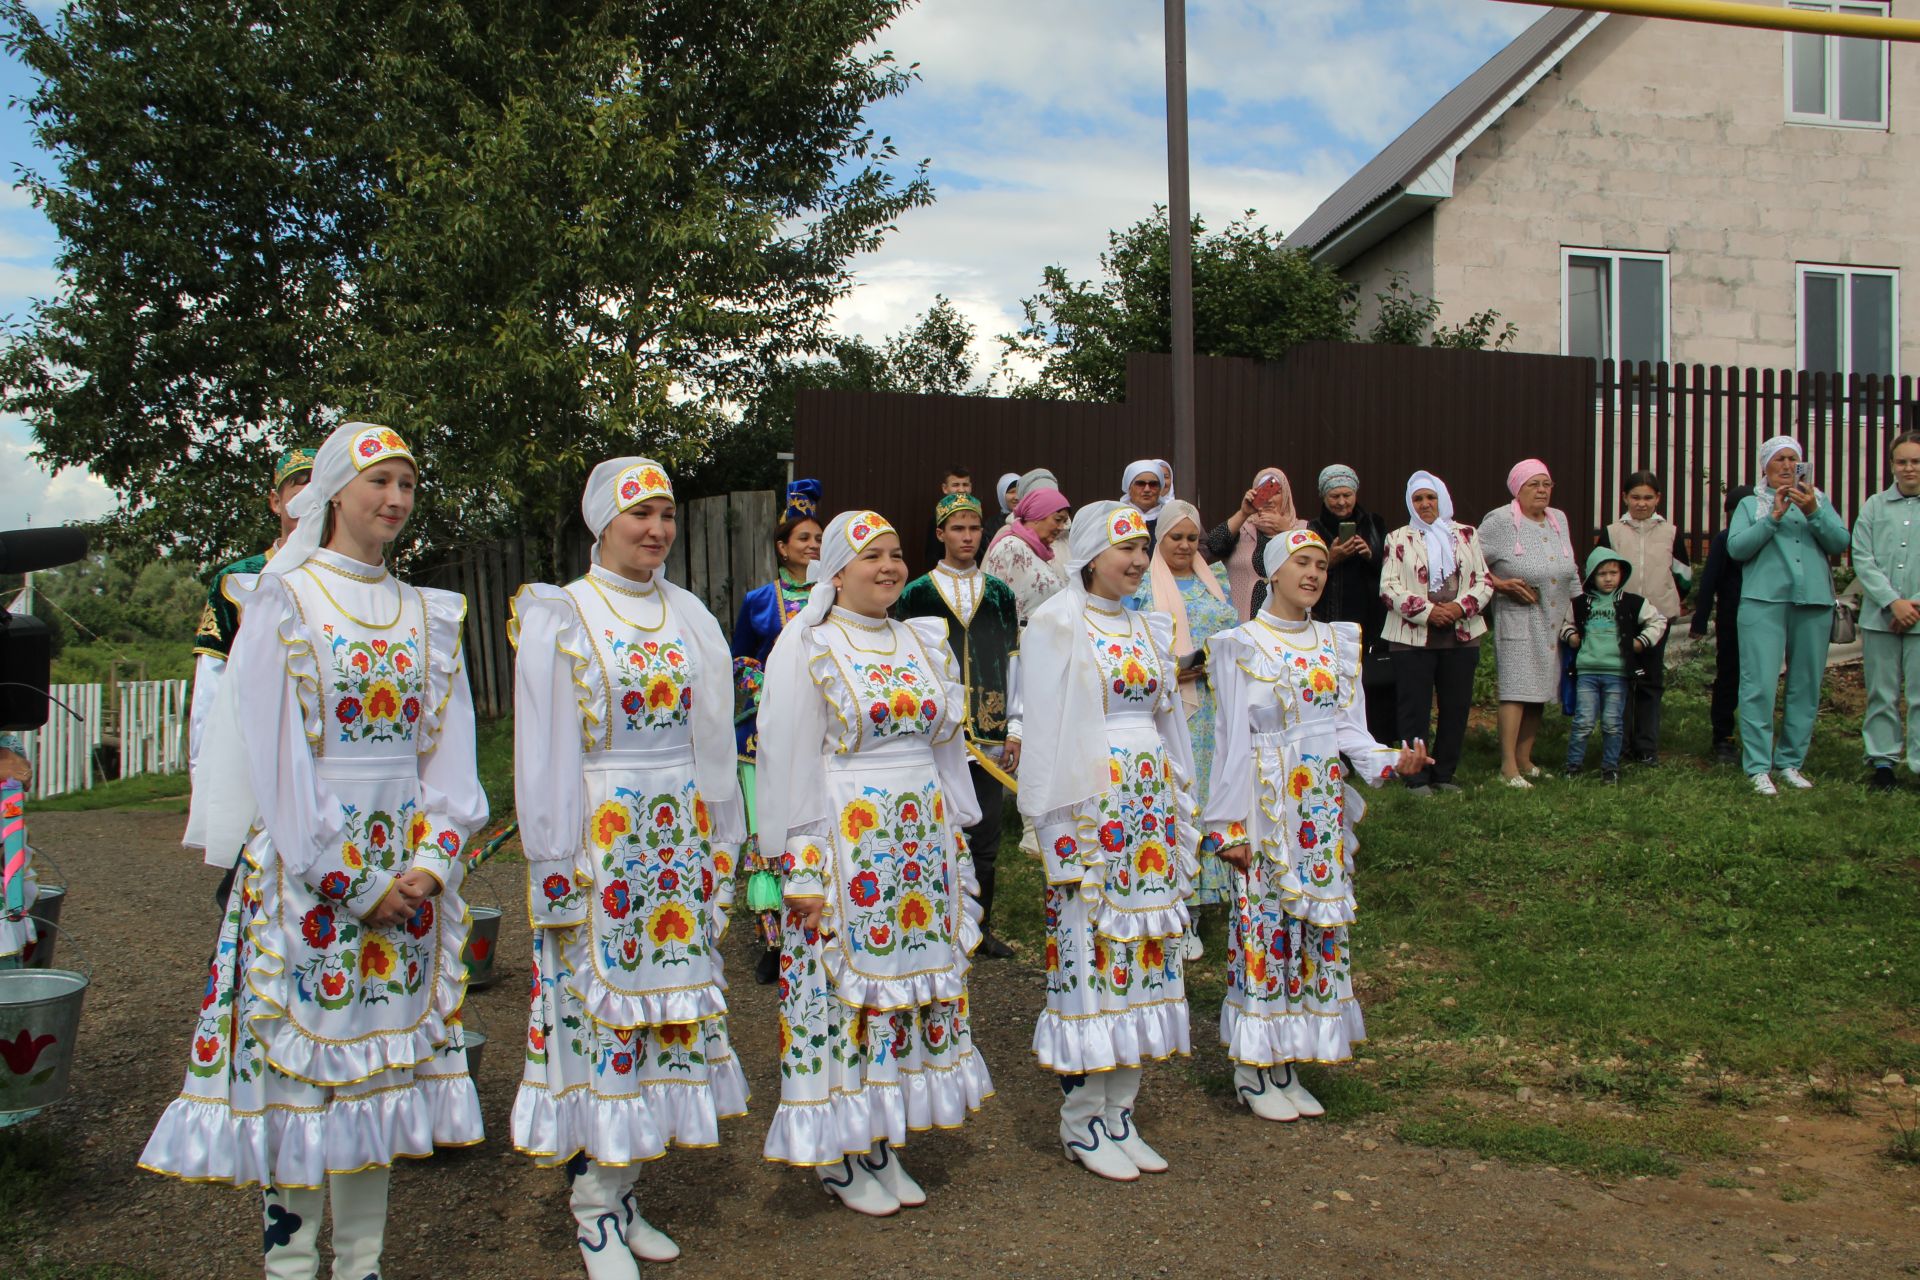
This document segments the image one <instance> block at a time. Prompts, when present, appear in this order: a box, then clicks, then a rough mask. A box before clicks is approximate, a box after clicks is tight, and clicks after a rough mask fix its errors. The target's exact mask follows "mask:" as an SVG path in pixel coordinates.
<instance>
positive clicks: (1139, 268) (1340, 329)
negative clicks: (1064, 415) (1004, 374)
mask: <svg viewBox="0 0 1920 1280" xmlns="http://www.w3.org/2000/svg"><path fill="white" fill-rule="evenodd" d="M1253 218H1254V214H1253V212H1252V211H1251V210H1249V211H1248V212H1247V213H1246V214H1244V215H1242V216H1241V217H1240V218H1239V219H1237V220H1235V221H1233V222H1230V223H1228V224H1227V226H1226V227H1225V228H1224V229H1223V230H1221V231H1218V232H1215V233H1212V234H1209V233H1208V232H1207V229H1206V226H1205V224H1204V223H1203V222H1202V221H1201V220H1200V219H1199V218H1195V219H1194V220H1193V332H1194V350H1195V351H1196V352H1197V353H1198V354H1200V355H1207V356H1252V357H1254V358H1256V359H1261V360H1275V359H1278V358H1279V357H1280V356H1281V355H1282V354H1284V353H1285V352H1286V351H1287V349H1288V348H1290V347H1292V346H1295V345H1296V344H1298V343H1302V342H1312V341H1315V340H1317V339H1335V340H1346V339H1348V338H1351V337H1352V336H1353V288H1352V286H1351V285H1349V284H1348V283H1347V282H1346V281H1345V280H1342V279H1341V278H1340V277H1339V275H1337V274H1336V273H1335V272H1333V271H1331V270H1329V269H1327V268H1325V267H1322V266H1320V265H1319V264H1317V263H1315V262H1314V261H1313V259H1312V258H1311V257H1310V256H1308V255H1307V254H1306V253H1303V252H1301V251H1299V250H1297V249H1289V248H1287V247H1286V245H1285V244H1284V243H1283V242H1282V237H1281V236H1280V234H1279V233H1278V232H1275V231H1271V230H1269V229H1268V228H1266V227H1264V226H1260V225H1256V224H1255V223H1254V221H1253ZM1167 253H1168V229H1167V211H1166V210H1165V209H1164V208H1160V207H1156V208H1155V210H1154V212H1153V216H1152V217H1149V218H1146V219H1143V220H1142V221H1140V222H1136V223H1134V224H1133V226H1131V227H1128V228H1127V229H1126V230H1125V231H1115V232H1110V233H1108V237H1107V251H1106V252H1105V253H1103V254H1101V255H1100V267H1101V271H1102V275H1103V278H1102V279H1101V280H1099V281H1080V280H1075V279H1073V278H1072V277H1071V276H1070V275H1068V274H1067V271H1066V269H1065V268H1064V267H1059V266H1051V267H1048V268H1047V269H1046V270H1045V272H1044V273H1043V274H1042V284H1041V289H1040V292H1039V293H1037V294H1035V295H1034V296H1032V297H1030V298H1027V299H1026V300H1025V301H1023V302H1022V303H1021V310H1022V313H1023V322H1022V324H1021V326H1020V328H1019V330H1018V331H1017V332H1015V333H1012V334H1007V335H1004V336H1003V337H1002V338H1001V344H1002V347H1003V348H1004V350H1005V353H1006V356H1007V358H1008V359H1009V360H1010V361H1014V362H1023V361H1025V362H1033V363H1035V364H1037V365H1038V367H1039V372H1038V373H1036V374H1034V375H1033V376H1032V377H1030V378H1028V379H1026V380H1024V381H1019V382H1017V383H1016V385H1015V391H1016V393H1017V394H1024V395H1034V396H1045V397H1058V398H1062V399H1071V400H1118V399H1120V398H1121V397H1122V396H1123V395H1124V394H1125V393H1126V374H1127V356H1128V354H1129V353H1130V352H1135V351H1167V350H1169V349H1170V348H1171V347H1172V345H1173V321H1172V306H1171V303H1170V301H1169V286H1168V280H1169V272H1170V268H1169V266H1168V261H1167Z"/></svg>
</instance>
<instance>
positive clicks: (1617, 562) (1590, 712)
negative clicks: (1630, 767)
mask: <svg viewBox="0 0 1920 1280" xmlns="http://www.w3.org/2000/svg"><path fill="white" fill-rule="evenodd" d="M1632 573H1633V566H1632V565H1631V564H1629V563H1628V562H1627V561H1626V560H1624V559H1622V558H1621V556H1620V554H1619V553H1618V552H1616V551H1614V550H1612V549H1611V548H1609V547H1595V548H1594V549H1593V550H1592V551H1591V552H1590V553H1588V555H1587V577H1586V594H1585V595H1582V596H1577V597H1575V598H1574V601H1573V605H1572V609H1571V617H1570V618H1569V619H1568V622H1567V624H1566V626H1565V627H1563V628H1561V631H1560V638H1561V640H1563V641H1565V642H1566V643H1567V644H1568V645H1570V646H1571V647H1572V648H1573V649H1574V650H1575V651H1576V656H1575V658H1574V663H1573V676H1574V708H1573V732H1572V734H1571V735H1570V736H1569V737H1568V739H1567V776H1568V777H1569V778H1573V777H1578V776H1579V774H1580V771H1581V769H1582V768H1583V767H1584V766H1585V764H1586V761H1587V735H1588V734H1590V733H1592V732H1593V725H1594V721H1595V720H1598V721H1599V722H1600V777H1601V779H1602V780H1603V781H1606V782H1618V781H1619V780H1620V748H1621V745H1622V742H1623V740H1624V738H1625V734H1624V732H1623V724H1624V721H1625V718H1626V707H1627V692H1628V690H1629V689H1630V688H1631V685H1632V681H1633V680H1634V678H1635V677H1636V676H1638V675H1639V674H1640V669H1641V667H1642V665H1643V660H1644V658H1645V655H1646V654H1647V652H1648V651H1649V650H1652V649H1654V648H1655V647H1656V646H1658V645H1659V643H1660V641H1661V640H1662V639H1663V638H1664V637H1665V636H1666V634H1667V619H1666V617H1665V616H1664V615H1663V614H1662V613H1661V612H1660V610H1658V609H1656V608H1654V607H1653V606H1652V605H1651V604H1648V603H1647V602H1646V601H1645V600H1643V599H1642V598H1640V597H1639V596H1637V595H1634V594H1633V593H1632V592H1631V591H1626V590H1623V589H1622V588H1623V587H1624V586H1625V584H1626V581H1627V578H1628V577H1629V576H1631V575H1632Z"/></svg>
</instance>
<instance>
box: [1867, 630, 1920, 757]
mask: <svg viewBox="0 0 1920 1280" xmlns="http://www.w3.org/2000/svg"><path fill="white" fill-rule="evenodd" d="M1860 640H1861V642H1862V644H1863V646H1864V648H1865V654H1864V655H1863V656H1864V662H1865V671H1866V680H1867V714H1866V718H1865V719H1864V720H1862V721H1861V723H1860V737H1861V738H1862V739H1863V740H1864V741H1865V743H1866V748H1867V767H1868V768H1872V769H1877V768H1879V767H1880V766H1882V765H1885V766H1886V767H1887V768H1889V769H1891V768H1893V767H1894V766H1896V765H1898V764H1899V763H1900V760H1901V751H1900V710H1901V707H1902V705H1903V704H1904V706H1905V708H1906V712H1907V733H1906V739H1907V749H1906V762H1907V768H1909V769H1911V770H1912V771H1913V772H1915V773H1920V628H1915V629H1914V630H1912V631H1909V632H1907V634H1905V635H1896V634H1894V633H1893V632H1891V631H1868V630H1866V629H1865V628H1862V629H1861V631H1860ZM1903 690H1904V693H1905V696H1904V697H1903V696H1902V692H1903Z"/></svg>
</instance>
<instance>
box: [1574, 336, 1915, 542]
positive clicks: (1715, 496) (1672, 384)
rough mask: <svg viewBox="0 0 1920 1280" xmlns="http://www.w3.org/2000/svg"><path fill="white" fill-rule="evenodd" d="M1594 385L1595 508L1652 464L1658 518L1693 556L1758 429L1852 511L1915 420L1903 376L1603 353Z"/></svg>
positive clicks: (1615, 500)
mask: <svg viewBox="0 0 1920 1280" xmlns="http://www.w3.org/2000/svg"><path fill="white" fill-rule="evenodd" d="M1595 396H1596V397H1597V404H1598V409H1597V420H1596V422H1595V431H1594V437H1593V438H1594V458H1593V466H1592V486H1593V488H1592V503H1593V506H1594V509H1595V510H1596V511H1600V512H1612V511H1616V510H1618V504H1619V501H1620V499H1619V495H1620V493H1621V490H1622V489H1623V488H1624V487H1625V479H1626V477H1627V476H1628V475H1630V474H1632V473H1633V472H1634V471H1637V470H1648V471H1652V472H1654V473H1655V474H1656V475H1659V476H1660V477H1662V479H1663V480H1664V481H1665V482H1666V490H1667V492H1666V508H1665V509H1666V513H1667V518H1668V519H1670V520H1672V521H1673V522H1674V524H1675V525H1676V526H1678V528H1679V531H1680V534H1681V536H1682V537H1685V538H1689V539H1691V540H1692V542H1693V546H1694V554H1695V556H1696V557H1698V556H1700V555H1703V554H1704V552H1705V547H1706V542H1707V540H1708V539H1710V538H1711V537H1712V536H1713V534H1714V533H1715V532H1717V531H1718V530H1719V529H1720V527H1721V525H1722V524H1723V523H1724V517H1723V516H1722V514H1721V511H1722V506H1723V503H1724V499H1725V495H1726V491H1727V489H1728V488H1729V487H1731V486H1733V485H1737V484H1752V483H1754V481H1755V480H1756V479H1757V478H1758V477H1757V471H1758V467H1757V459H1758V456H1759V455H1758V448H1759V445H1760V443H1761V441H1763V440H1766V439H1767V438H1768V437H1770V436H1774V435H1783V434H1784V435H1791V436H1794V437H1796V438H1797V439H1798V440H1799V441H1800V443H1801V444H1802V445H1804V446H1805V447H1806V451H1807V461H1808V462H1810V463H1811V464H1812V465H1813V479H1814V483H1815V485H1817V486H1818V487H1819V488H1820V489H1822V490H1823V491H1825V493H1826V494H1827V496H1828V497H1829V498H1830V499H1831V500H1832V502H1833V504H1834V508H1835V509H1836V510H1837V511H1838V512H1839V513H1840V516H1841V518H1842V519H1844V520H1846V521H1848V522H1849V523H1851V522H1852V520H1853V517H1854V516H1855V515H1857V514H1858V513H1859V511H1860V507H1861V505H1862V504H1863V503H1864V502H1865V501H1866V500H1867V498H1868V497H1869V496H1870V495H1871V494H1873V493H1874V492H1875V491H1876V490H1879V489H1883V488H1885V487H1886V486H1887V484H1888V483H1890V476H1889V471H1888V466H1887V449H1888V446H1889V444H1890V443H1891V442H1892V440H1893V437H1894V436H1895V435H1896V434H1898V433H1899V432H1900V431H1901V430H1903V429H1905V428H1906V427H1908V426H1910V425H1912V424H1913V421H1914V419H1913V412H1914V404H1913V386H1912V379H1911V378H1910V377H1901V378H1900V379H1899V380H1898V381H1897V382H1896V381H1895V380H1894V379H1892V378H1863V377H1858V376H1855V377H1850V378H1844V379H1843V378H1839V377H1834V376H1829V375H1827V374H1820V373H1816V374H1804V373H1803V374H1795V373H1794V372H1793V371H1792V370H1790V369H1781V370H1773V369H1727V368H1719V367H1712V368H1709V367H1707V366H1705V365H1697V364H1696V365H1686V364H1676V365H1664V364H1662V365H1649V364H1645V363H1642V364H1639V365H1634V364H1631V363H1623V364H1621V365H1618V366H1616V365H1615V364H1614V362H1613V361H1611V360H1608V361H1605V362H1604V363H1603V364H1602V365H1601V366H1600V368H1599V370H1598V377H1597V379H1596V382H1595Z"/></svg>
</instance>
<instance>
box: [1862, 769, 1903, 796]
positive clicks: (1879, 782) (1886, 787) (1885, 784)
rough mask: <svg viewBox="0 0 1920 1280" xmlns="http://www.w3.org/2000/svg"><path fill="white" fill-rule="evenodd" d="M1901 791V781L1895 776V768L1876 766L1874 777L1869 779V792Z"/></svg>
mask: <svg viewBox="0 0 1920 1280" xmlns="http://www.w3.org/2000/svg"><path fill="white" fill-rule="evenodd" d="M1899 789H1900V781H1899V779H1897V778H1895V777H1894V776H1893V768H1892V766H1891V765H1884V764H1883V765H1878V766H1876V767H1875V768H1874V771H1873V777H1871V778H1869V779H1867V790H1869V791H1898V790H1899Z"/></svg>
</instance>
